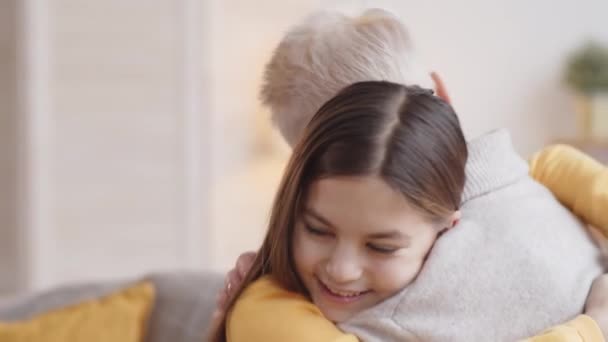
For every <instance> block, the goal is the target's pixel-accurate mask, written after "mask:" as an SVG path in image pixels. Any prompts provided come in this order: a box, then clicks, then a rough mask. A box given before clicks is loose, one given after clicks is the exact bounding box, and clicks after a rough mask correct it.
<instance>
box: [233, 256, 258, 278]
mask: <svg viewBox="0 0 608 342" xmlns="http://www.w3.org/2000/svg"><path fill="white" fill-rule="evenodd" d="M256 255H257V253H255V252H247V253H243V254H241V255H240V256H239V258H238V259H237V261H236V269H237V272H238V274H239V277H240V278H239V279H240V280H241V281H242V279H243V278H245V276H246V275H247V272H249V270H250V269H251V266H252V265H253V261H254V260H255V257H256ZM237 285H240V282H239V283H238V284H237Z"/></svg>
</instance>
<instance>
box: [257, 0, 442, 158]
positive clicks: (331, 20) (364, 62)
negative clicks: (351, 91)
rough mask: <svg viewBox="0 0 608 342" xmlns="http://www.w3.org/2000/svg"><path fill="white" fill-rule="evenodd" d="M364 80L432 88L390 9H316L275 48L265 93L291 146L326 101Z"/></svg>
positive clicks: (264, 87)
mask: <svg viewBox="0 0 608 342" xmlns="http://www.w3.org/2000/svg"><path fill="white" fill-rule="evenodd" d="M360 81H391V82H394V83H400V84H405V85H419V86H421V87H424V88H429V89H431V88H433V87H434V84H433V81H434V80H433V79H432V78H431V75H430V74H429V71H428V70H425V69H424V68H423V67H422V66H421V65H420V64H419V63H418V61H417V60H416V56H415V53H414V51H413V48H412V42H411V39H410V37H409V34H408V32H407V30H406V28H405V27H404V26H403V24H402V23H401V22H400V21H399V19H397V18H396V17H395V16H394V15H392V14H391V13H388V12H386V11H384V10H379V9H373V10H368V11H366V12H364V13H363V14H362V15H360V16H358V17H349V16H346V15H343V14H341V13H336V12H318V13H315V14H313V15H311V16H310V17H308V18H307V19H306V20H305V21H304V22H303V23H302V24H301V25H299V26H296V27H295V28H294V29H292V30H291V31H289V32H288V33H287V35H286V36H285V37H284V38H283V40H282V41H281V42H280V44H279V46H278V47H277V48H276V50H275V52H274V55H273V56H272V59H271V60H270V62H269V63H268V65H267V67H266V72H265V83H264V85H263V88H262V92H261V98H262V101H263V102H264V104H266V105H268V106H269V107H270V109H271V111H272V118H273V121H274V122H275V124H276V125H277V126H278V127H279V130H280V131H281V133H282V134H283V136H284V137H285V139H286V140H287V142H288V143H289V144H290V145H291V146H292V147H293V146H294V145H295V143H296V142H297V141H298V139H299V137H300V135H301V133H302V130H303V128H304V127H305V126H306V124H307V123H308V122H309V121H310V119H311V117H312V116H313V114H314V113H315V112H316V111H317V110H318V109H319V107H321V105H322V104H323V103H324V102H325V101H327V100H328V99H329V98H331V97H332V96H333V95H335V94H336V93H337V92H338V91H339V90H341V89H343V88H344V87H346V86H348V85H350V84H353V83H355V82H360ZM438 86H440V87H441V85H438ZM437 90H438V91H439V92H440V93H442V89H437ZM440 95H441V94H440Z"/></svg>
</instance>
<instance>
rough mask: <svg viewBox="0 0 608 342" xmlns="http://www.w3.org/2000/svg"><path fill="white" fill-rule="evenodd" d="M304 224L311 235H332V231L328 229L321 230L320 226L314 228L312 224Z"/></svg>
mask: <svg viewBox="0 0 608 342" xmlns="http://www.w3.org/2000/svg"><path fill="white" fill-rule="evenodd" d="M304 226H305V227H306V230H307V231H308V232H309V233H311V234H312V235H316V236H332V233H331V232H330V231H327V230H323V229H320V228H314V227H313V226H311V225H309V224H307V223H306V224H304Z"/></svg>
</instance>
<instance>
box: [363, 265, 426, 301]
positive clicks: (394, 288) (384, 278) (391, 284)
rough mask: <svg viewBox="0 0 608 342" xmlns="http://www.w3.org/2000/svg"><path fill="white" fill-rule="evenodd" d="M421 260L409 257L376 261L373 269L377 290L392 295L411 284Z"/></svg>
mask: <svg viewBox="0 0 608 342" xmlns="http://www.w3.org/2000/svg"><path fill="white" fill-rule="evenodd" d="M420 264H421V263H419V262H416V261H414V262H412V260H408V259H407V258H395V259H393V260H390V261H388V260H384V261H383V260H379V261H376V262H375V263H374V264H373V265H372V267H371V271H372V272H373V273H372V277H373V282H374V287H375V288H376V291H379V292H385V293H386V294H387V295H392V294H394V293H396V292H399V291H400V290H402V289H403V288H405V287H406V286H407V285H409V284H410V283H411V282H412V281H413V280H414V278H415V277H416V275H417V274H418V271H419V270H420Z"/></svg>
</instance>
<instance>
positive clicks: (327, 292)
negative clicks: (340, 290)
mask: <svg viewBox="0 0 608 342" xmlns="http://www.w3.org/2000/svg"><path fill="white" fill-rule="evenodd" d="M317 282H318V283H319V287H320V288H321V293H322V294H323V296H324V297H326V298H327V299H329V300H331V301H333V302H336V303H339V304H350V303H353V302H356V301H358V300H360V299H361V298H362V297H363V296H365V295H366V294H368V293H370V292H371V291H370V290H367V291H363V292H360V293H358V294H356V295H349V296H343V295H340V294H337V293H335V292H333V291H332V290H331V289H330V288H329V287H328V286H327V285H325V284H324V283H323V282H322V281H321V280H320V279H317Z"/></svg>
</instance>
